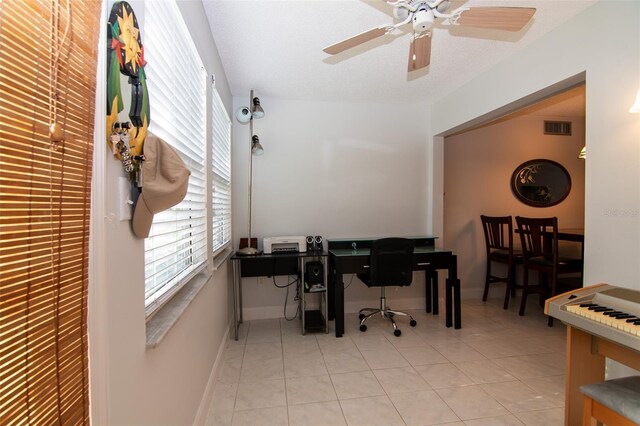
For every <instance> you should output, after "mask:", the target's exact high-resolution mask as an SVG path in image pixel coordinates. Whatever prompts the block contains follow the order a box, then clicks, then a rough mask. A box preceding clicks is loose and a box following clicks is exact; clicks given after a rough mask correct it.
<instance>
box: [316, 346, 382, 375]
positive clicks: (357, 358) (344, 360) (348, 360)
mask: <svg viewBox="0 0 640 426" xmlns="http://www.w3.org/2000/svg"><path fill="white" fill-rule="evenodd" d="M324 363H325V364H326V366H327V370H329V374H336V373H350V372H353V371H367V370H371V368H370V367H369V364H367V363H366V361H365V360H364V358H363V357H362V355H361V354H360V352H359V351H356V352H351V351H349V352H335V353H328V354H325V355H324Z"/></svg>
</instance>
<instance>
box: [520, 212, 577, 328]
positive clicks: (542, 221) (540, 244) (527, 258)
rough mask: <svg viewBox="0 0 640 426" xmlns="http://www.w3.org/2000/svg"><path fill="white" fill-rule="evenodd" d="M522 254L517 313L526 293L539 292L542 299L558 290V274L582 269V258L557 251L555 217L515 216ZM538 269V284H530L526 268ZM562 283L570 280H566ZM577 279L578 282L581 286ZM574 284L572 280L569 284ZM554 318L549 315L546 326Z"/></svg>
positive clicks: (530, 269)
mask: <svg viewBox="0 0 640 426" xmlns="http://www.w3.org/2000/svg"><path fill="white" fill-rule="evenodd" d="M516 223H517V226H518V233H519V234H520V242H521V247H522V254H523V279H522V301H521V302H520V312H519V314H520V315H521V316H522V315H524V310H525V307H526V305H527V296H528V295H529V294H530V293H538V294H539V295H540V302H541V303H542V302H543V301H544V299H545V296H546V297H551V296H554V295H556V294H557V287H558V284H559V281H558V276H559V275H561V274H576V273H579V274H581V273H582V259H573V258H566V257H561V256H560V255H559V253H558V218H557V217H547V218H528V217H521V216H516ZM530 271H537V272H538V284H537V285H536V286H532V285H530V284H529V272H530ZM565 283H569V282H568V281H565ZM581 285H582V283H581V282H580V283H579V285H578V286H581ZM568 286H570V287H576V284H575V283H572V284H571V285H568ZM552 325H553V318H552V317H549V327H551V326H552Z"/></svg>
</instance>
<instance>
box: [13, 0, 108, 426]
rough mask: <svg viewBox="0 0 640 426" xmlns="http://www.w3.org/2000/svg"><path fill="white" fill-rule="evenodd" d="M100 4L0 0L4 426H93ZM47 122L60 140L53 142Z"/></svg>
mask: <svg viewBox="0 0 640 426" xmlns="http://www.w3.org/2000/svg"><path fill="white" fill-rule="evenodd" d="M99 20H100V0H82V1H72V0H0V22H1V25H0V424H2V425H4V424H12V425H13V424H16V425H18V424H47V425H50V424H65V425H67V424H88V423H89V395H88V392H89V390H88V389H89V387H88V377H89V376H88V357H87V349H88V347H87V283H88V272H87V270H88V242H89V208H90V204H89V203H90V183H91V166H92V153H93V128H94V112H95V107H94V104H95V89H96V81H95V74H96V63H97V40H98V31H99ZM54 118H55V119H56V121H57V123H59V124H60V125H61V126H62V127H63V128H64V139H63V141H62V142H60V143H59V145H57V147H53V146H52V143H51V141H50V138H49V126H50V124H51V123H52V122H53V120H54Z"/></svg>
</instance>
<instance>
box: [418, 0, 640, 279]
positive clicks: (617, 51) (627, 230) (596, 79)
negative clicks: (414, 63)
mask: <svg viewBox="0 0 640 426" xmlns="http://www.w3.org/2000/svg"><path fill="white" fill-rule="evenodd" d="M583 71H585V72H586V131H585V133H586V145H587V150H588V154H587V160H586V181H585V187H586V188H585V233H586V244H585V249H586V250H585V283H587V284H588V283H598V282H609V283H611V284H614V285H618V286H624V287H630V288H637V289H640V281H639V280H638V277H639V276H640V262H638V259H640V185H639V184H640V174H639V173H638V170H640V140H639V137H638V135H640V116H639V115H637V114H629V113H628V110H629V108H630V106H631V104H632V103H633V100H634V97H635V94H636V92H637V90H638V87H639V86H640V2H632V1H602V2H599V3H597V4H595V5H594V6H592V7H591V8H589V9H587V10H585V11H584V12H583V13H581V14H580V15H578V16H576V17H575V18H574V19H572V20H570V21H569V22H567V23H566V24H564V25H563V26H561V27H560V28H558V29H556V30H554V31H552V32H551V33H549V34H548V35H546V36H545V37H543V38H541V39H540V40H538V41H536V42H535V43H532V44H531V45H529V46H527V47H526V48H525V49H523V50H522V51H521V52H520V53H518V54H516V55H514V56H512V57H510V58H508V59H507V60H505V61H504V62H502V63H500V64H498V65H497V66H496V67H494V68H492V69H490V70H488V71H487V72H485V73H484V74H482V75H480V76H478V77H477V78H475V79H474V80H472V81H471V82H469V83H468V84H466V85H464V86H462V87H461V88H460V89H458V90H457V91H455V92H454V93H452V94H450V95H449V96H447V97H446V98H444V99H442V100H441V101H439V102H437V103H436V104H435V105H434V107H433V113H432V115H431V117H432V123H433V129H432V133H431V135H432V136H431V137H430V138H429V140H430V142H429V144H430V148H429V149H430V152H431V150H433V152H435V153H436V154H437V155H438V157H434V162H442V156H441V149H440V148H438V147H434V146H433V141H432V138H433V135H438V134H441V133H443V132H446V131H447V130H448V129H451V128H454V127H456V126H458V125H461V124H463V123H465V122H467V121H469V120H471V119H473V118H475V117H478V116H481V115H483V114H487V113H489V112H491V111H493V110H495V109H497V108H499V107H501V106H503V105H506V104H509V103H511V102H514V101H517V100H518V99H520V98H523V97H525V96H527V95H529V94H531V93H534V92H537V91H539V90H542V89H544V88H545V87H547V86H550V85H552V84H554V83H557V82H559V81H562V80H564V79H567V78H569V77H571V76H573V75H576V74H579V73H581V72H583ZM437 143H439V142H437ZM430 178H431V180H430V182H429V185H430V186H432V187H433V188H436V189H437V188H441V185H442V174H437V175H433V176H432V177H430ZM441 197H442V193H441V192H434V198H435V199H438V198H441ZM433 217H434V223H433V227H434V229H435V233H436V234H437V233H439V232H441V230H442V211H441V210H438V209H434V211H433ZM444 243H445V245H446V243H447V242H446V241H445V242H444ZM462 285H463V286H464V285H465V283H464V282H463V283H462Z"/></svg>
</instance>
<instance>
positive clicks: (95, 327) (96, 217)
mask: <svg viewBox="0 0 640 426" xmlns="http://www.w3.org/2000/svg"><path fill="white" fill-rule="evenodd" d="M100 9H101V10H100V22H106V16H107V2H102V6H101V8H100ZM106 45H107V41H106V32H105V31H100V37H99V40H98V69H97V70H96V105H95V126H94V134H93V172H92V180H91V218H90V225H89V289H88V302H87V305H88V313H87V323H88V334H89V336H88V342H89V401H90V407H91V409H90V413H89V417H90V420H91V423H92V424H96V425H97V424H105V425H106V424H110V421H109V363H108V360H107V356H106V354H107V352H108V351H107V349H108V348H109V321H108V311H107V306H108V304H107V303H105V300H107V299H108V297H109V295H108V286H107V283H106V282H105V277H106V276H107V264H106V260H105V256H102V255H101V253H104V252H105V241H106V240H107V229H106V223H105V220H106V217H105V213H106V199H105V197H106V193H105V191H104V190H103V186H104V184H105V182H106V181H107V180H106V167H105V165H106V150H105V138H104V135H105V134H106V118H105V117H106V115H107V111H106V103H107V102H106V99H107V93H106V92H107V85H106V83H105V82H106V81H107V76H106V68H107V67H106V52H105V50H106V49H105V48H106Z"/></svg>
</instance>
